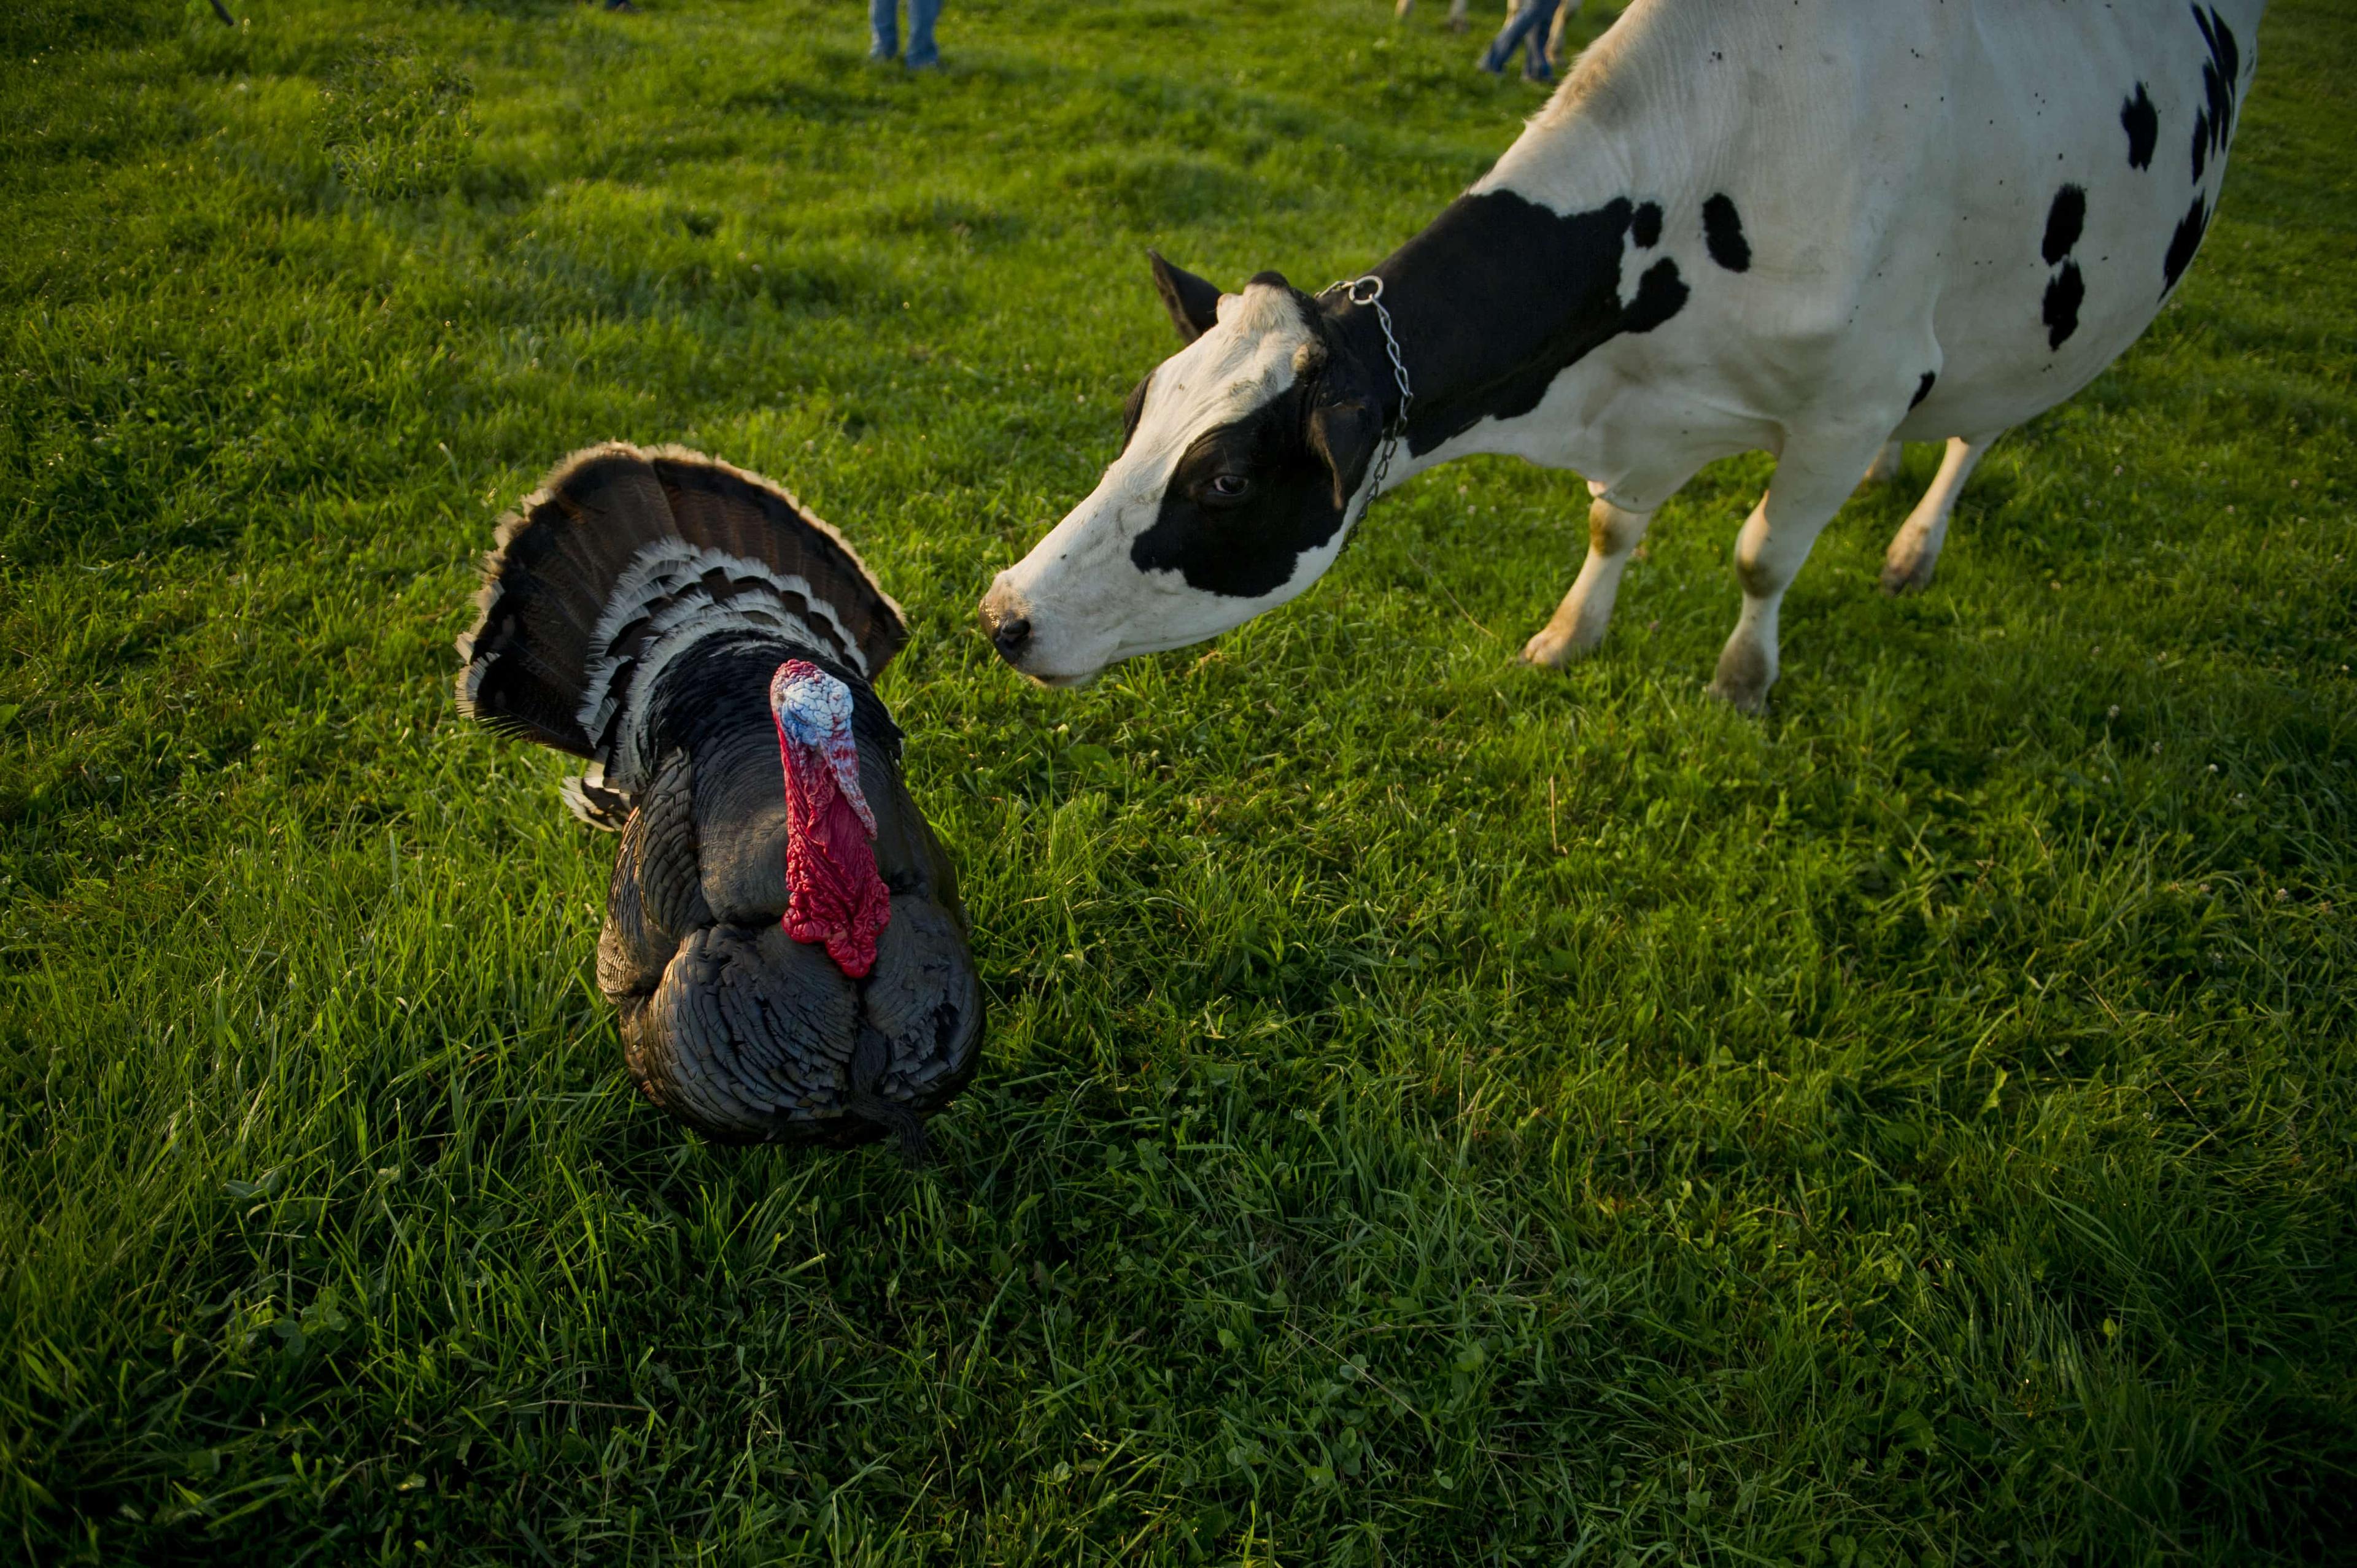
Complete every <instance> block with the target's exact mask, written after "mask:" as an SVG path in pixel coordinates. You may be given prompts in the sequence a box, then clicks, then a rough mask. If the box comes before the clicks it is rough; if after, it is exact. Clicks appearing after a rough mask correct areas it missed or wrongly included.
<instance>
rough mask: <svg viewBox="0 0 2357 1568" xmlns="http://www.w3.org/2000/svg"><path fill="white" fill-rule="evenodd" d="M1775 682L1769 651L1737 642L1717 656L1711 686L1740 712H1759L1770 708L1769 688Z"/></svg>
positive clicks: (1719, 697) (1718, 695) (1712, 692)
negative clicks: (1765, 651) (1767, 652)
mask: <svg viewBox="0 0 2357 1568" xmlns="http://www.w3.org/2000/svg"><path fill="white" fill-rule="evenodd" d="M1775 683H1776V671H1775V667H1774V664H1773V662H1772V660H1771V658H1770V655H1768V654H1766V653H1763V652H1762V651H1761V650H1760V649H1759V648H1758V647H1756V646H1753V645H1750V644H1744V643H1734V644H1729V645H1728V647H1727V650H1726V651H1725V652H1723V653H1721V654H1720V655H1719V656H1718V669H1717V672H1716V673H1715V674H1713V675H1712V677H1711V682H1710V685H1709V687H1708V690H1709V693H1710V694H1711V695H1712V696H1714V697H1717V699H1718V700H1719V701H1720V702H1722V703H1727V705H1728V706H1729V707H1731V708H1733V709H1735V710H1736V711H1737V712H1738V713H1744V714H1755V715H1756V714H1764V713H1766V712H1767V711H1768V688H1769V687H1770V686H1772V685H1774V684H1775Z"/></svg>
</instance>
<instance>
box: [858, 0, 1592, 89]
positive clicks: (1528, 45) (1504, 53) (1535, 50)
mask: <svg viewBox="0 0 2357 1568" xmlns="http://www.w3.org/2000/svg"><path fill="white" fill-rule="evenodd" d="M915 3H916V0H909V4H911V5H914V4H915ZM877 4H879V5H880V4H882V0H877ZM1554 20H1555V0H1523V8H1522V9H1521V10H1519V11H1517V12H1515V13H1514V15H1513V16H1512V18H1511V19H1510V20H1509V21H1508V22H1507V23H1506V26H1505V27H1504V29H1503V30H1502V31H1501V32H1500V33H1499V34H1498V36H1497V37H1496V38H1492V39H1491V41H1490V48H1489V49H1488V50H1487V51H1486V52H1485V53H1483V55H1482V56H1481V69H1482V70H1486V71H1489V72H1491V74H1493V75H1494V74H1496V73H1499V72H1501V71H1503V70H1505V69H1506V62H1507V61H1508V60H1510V59H1513V58H1514V50H1515V49H1516V48H1518V47H1519V48H1522V49H1523V75H1524V76H1527V77H1529V78H1530V79H1531V80H1532V81H1554V80H1555V68H1554V66H1553V65H1552V64H1551V63H1550V62H1549V61H1548V59H1547V52H1546V46H1547V24H1548V23H1550V22H1552V21H1554Z"/></svg>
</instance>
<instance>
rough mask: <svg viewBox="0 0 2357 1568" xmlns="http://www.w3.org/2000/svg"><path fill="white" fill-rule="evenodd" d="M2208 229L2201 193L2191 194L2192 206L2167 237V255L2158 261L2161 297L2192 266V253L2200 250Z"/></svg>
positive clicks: (2208, 210) (2208, 213) (2207, 218)
mask: <svg viewBox="0 0 2357 1568" xmlns="http://www.w3.org/2000/svg"><path fill="white" fill-rule="evenodd" d="M2209 227H2210V209H2208V208H2206V207H2204V206H2202V205H2201V192H2200V191H2195V192H2194V193H2193V205H2192V206H2191V207H2189V208H2187V209H2185V216H2184V217H2183V218H2182V219H2179V220H2178V224H2177V232H2176V233H2174V234H2172V235H2170V236H2169V253H2168V254H2167V255H2165V256H2163V257H2162V258H2161V261H2160V276H2161V284H2160V292H2161V293H2162V294H2163V295H2166V294H2168V293H2169V290H2170V289H2173V288H2175V287H2176V286H2177V280H2178V279H2179V278H2181V277H2183V276H2184V275H2185V269H2186V268H2187V267H2189V266H2191V265H2192V264H2193V252H2196V251H2198V250H2200V249H2201V236H2202V235H2203V233H2205V232H2206V231H2208V230H2209Z"/></svg>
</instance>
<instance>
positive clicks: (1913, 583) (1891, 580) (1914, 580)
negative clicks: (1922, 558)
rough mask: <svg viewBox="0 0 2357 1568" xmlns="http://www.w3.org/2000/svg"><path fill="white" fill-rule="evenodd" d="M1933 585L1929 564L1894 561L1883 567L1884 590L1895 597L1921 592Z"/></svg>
mask: <svg viewBox="0 0 2357 1568" xmlns="http://www.w3.org/2000/svg"><path fill="white" fill-rule="evenodd" d="M1931 585H1932V568H1931V566H1930V565H1928V564H1922V563H1918V562H1908V563H1906V564H1900V563H1899V562H1897V561H1892V562H1889V563H1888V564H1885V565H1884V566H1883V568H1882V591H1883V592H1884V593H1886V594H1889V596H1891V597H1892V598H1894V599H1896V598H1901V597H1904V596H1907V595H1909V594H1920V593H1921V592H1922V591H1923V590H1924V589H1926V588H1928V587H1930V586H1931Z"/></svg>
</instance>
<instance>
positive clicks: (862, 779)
mask: <svg viewBox="0 0 2357 1568" xmlns="http://www.w3.org/2000/svg"><path fill="white" fill-rule="evenodd" d="M498 542H499V548H498V549H497V550H495V551H494V552H492V553H491V554H490V555H489V556H487V557H486V558H485V562H484V572H483V579H484V581H483V589H482V593H481V595H480V596H479V599H478V601H477V602H478V606H479V610H480V612H481V613H480V618H479V621H478V623H477V625H476V627H475V629H474V630H473V631H472V632H471V633H469V634H468V635H467V636H465V637H462V638H460V639H458V653H459V656H460V657H461V658H462V659H463V660H466V668H465V669H464V670H463V671H461V672H460V674H459V677H458V705H459V707H460V709H461V710H462V711H463V712H465V713H466V714H468V715H469V716H471V717H473V718H475V719H478V720H479V721H480V722H482V723H484V724H486V725H490V726H491V727H492V728H493V729H496V730H498V731H500V732H501V733H503V734H507V735H512V736H519V737H521V738H523V739H527V740H532V741H536V742H538V743H539V744H541V745H543V746H553V747H554V748H556V749H557V750H559V751H565V752H569V753H571V754H573V755H574V756H576V757H583V758H585V759H587V762H588V764H589V766H588V768H587V770H586V771H585V772H584V773H583V774H582V776H581V777H579V778H577V779H568V780H566V782H565V796H566V800H567V801H568V803H569V804H571V806H572V807H573V809H574V811H576V813H577V814H579V815H580V816H581V817H582V818H583V819H584V820H586V821H587V822H592V823H594V824H596V825H597V826H601V827H608V828H618V829H619V830H620V832H621V848H620V853H619V855H618V856H617V858H616V862H615V865H614V876H613V882H612V885H611V887H610V890H609V892H608V897H607V912H606V925H605V929H604V931H603V933H602V934H601V935H600V936H599V938H598V941H597V985H598V989H599V990H600V991H602V992H603V993H605V995H606V997H607V999H608V1001H610V1002H612V1003H613V1004H614V1006H615V1008H616V1010H617V1011H618V1012H619V1015H620V1017H621V1026H622V1044H623V1055H624V1058H625V1059H626V1061H627V1062H628V1063H629V1066H630V1073H631V1076H632V1077H633V1078H634V1079H637V1081H638V1083H639V1086H640V1089H642V1090H645V1092H646V1094H647V1095H648V1097H649V1098H651V1100H653V1101H655V1102H656V1103H657V1104H659V1105H661V1106H662V1107H663V1108H664V1109H665V1110H667V1111H669V1112H672V1113H673V1115H675V1116H677V1117H679V1118H680V1119H681V1120H682V1121H684V1122H688V1123H690V1124H691V1125H693V1126H695V1127H697V1128H699V1129H701V1130H702V1131H704V1132H705V1133H709V1134H710V1135H711V1136H713V1137H715V1138H717V1139H721V1140H724V1141H726V1142H730V1143H764V1142H769V1143H793V1142H818V1143H828V1144H856V1143H862V1142H866V1141H867V1140H869V1139H872V1138H876V1137H880V1136H882V1135H884V1134H885V1133H892V1134H894V1135H895V1136H897V1137H898V1138H899V1141H900V1144H901V1146H902V1148H903V1149H904V1150H905V1151H906V1152H908V1153H909V1154H911V1155H919V1154H921V1152H922V1149H923V1128H922V1122H921V1120H920V1118H921V1117H923V1116H924V1115H925V1114H927V1113H928V1112H932V1111H934V1110H937V1109H939V1108H940V1107H941V1106H942V1105H943V1104H945V1103H946V1102H947V1101H949V1100H950V1098H951V1097H952V1096H953V1095H954V1094H956V1093H957V1092H958V1090H961V1089H963V1087H964V1086H965V1084H966V1082H967V1080H968V1079H971V1078H972V1077H973V1075H974V1069H975V1067H976V1065H977V1064H978V1062H979V1059H980V1053H981V1045H982V1023H983V1014H982V994H981V987H980V985H979V983H977V981H976V979H975V976H974V961H973V958H972V956H971V954H970V953H969V951H968V950H967V945H966V924H965V912H964V909H963V906H961V905H960V903H959V902H958V894H957V876H956V873H955V870H954V869H953V868H952V865H951V864H950V861H949V857H948V855H947V854H944V853H943V851H942V846H941V843H940V842H939V841H938V840H937V839H936V838H935V837H934V836H933V832H932V830H931V827H930V826H929V825H928V824H927V823H926V822H925V819H924V817H923V815H922V814H921V813H920V811H918V809H917V805H916V802H915V800H912V799H911V798H910V797H909V790H908V787H907V785H906V783H905V782H904V781H903V779H902V778H901V772H900V767H901V756H900V751H901V747H900V731H899V727H898V726H897V725H895V724H894V723H893V721H892V716H891V714H889V713H888V712H887V711H886V709H885V707H884V704H883V703H881V702H880V701H878V700H877V696H876V693H875V690H874V687H873V685H872V684H871V682H873V681H874V680H875V678H876V676H877V674H879V673H880V672H881V671H882V670H883V668H884V666H885V665H886V664H888V662H890V660H891V659H892V656H893V655H894V654H895V653H897V652H899V650H900V647H901V645H902V644H903V643H904V642H906V641H907V640H908V629H907V627H906V625H905V623H904V622H903V621H902V619H901V616H900V607H899V606H898V605H896V604H895V603H893V602H892V599H891V598H890V596H888V595H887V594H885V592H884V591H883V589H881V588H880V587H878V586H877V584H876V580H875V578H874V577H872V576H871V575H869V574H868V572H867V568H866V566H865V565H864V564H862V563H861V561H860V559H859V556H858V554H857V553H856V552H855V551H854V550H853V549H852V548H851V546H850V545H849V544H848V543H846V542H845V541H844V539H843V537H842V536H841V535H840V534H838V533H836V532H834V530H833V529H832V528H829V527H828V526H827V525H826V524H825V523H823V522H822V521H819V520H818V519H817V518H815V517H813V516H812V515H811V514H810V513H809V512H808V511H806V510H803V508H802V505H801V503H799V502H798V501H796V500H795V499H794V498H793V497H792V496H791V495H789V494H787V493H786V492H785V491H784V490H782V489H779V488H778V487H777V486H775V485H773V484H771V483H770V482H769V481H768V480H766V479H763V478H759V476H757V475H753V474H749V473H747V472H745V471H744V470H742V469H738V468H734V467H729V466H728V465H726V464H725V463H719V462H715V461H714V460H712V459H711V458H708V457H705V456H699V455H698V454H696V453H694V452H689V451H685V450H683V449H681V448H678V447H658V448H656V449H654V450H653V451H651V452H642V451H640V450H639V449H637V448H635V447H631V446H621V445H619V444H616V445H608V446H593V447H591V448H589V449H588V450H587V451H584V452H579V453H576V454H575V455H574V456H572V457H569V458H567V459H566V460H565V462H564V463H562V464H560V465H559V466H558V467H557V468H556V469H555V471H554V472H553V473H552V474H550V475H549V477H548V478H547V479H546V481H545V482H544V483H543V484H542V486H541V488H540V489H537V490H535V491H534V492H533V494H532V495H531V496H530V497H528V498H527V499H525V500H524V502H523V504H522V506H521V507H520V508H518V510H516V511H515V512H514V513H512V514H511V515H510V516H509V517H507V518H505V519H503V520H502V521H501V522H500V531H499V534H498Z"/></svg>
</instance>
